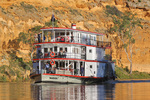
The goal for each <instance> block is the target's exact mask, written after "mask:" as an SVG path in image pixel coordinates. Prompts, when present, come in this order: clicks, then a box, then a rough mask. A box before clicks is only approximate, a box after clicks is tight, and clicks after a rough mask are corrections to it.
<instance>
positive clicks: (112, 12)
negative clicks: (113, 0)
mask: <svg viewBox="0 0 150 100" xmlns="http://www.w3.org/2000/svg"><path fill="white" fill-rule="evenodd" d="M105 13H106V14H107V15H116V16H121V14H122V12H121V11H119V10H118V9H117V8H116V7H115V6H112V7H111V6H109V5H107V6H106V11H105Z"/></svg>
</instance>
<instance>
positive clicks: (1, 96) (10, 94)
mask: <svg viewBox="0 0 150 100" xmlns="http://www.w3.org/2000/svg"><path fill="white" fill-rule="evenodd" d="M30 87H31V84H30V83H0V100H31V88H30Z"/></svg>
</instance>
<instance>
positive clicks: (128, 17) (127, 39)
mask: <svg viewBox="0 0 150 100" xmlns="http://www.w3.org/2000/svg"><path fill="white" fill-rule="evenodd" d="M106 14H107V15H108V16H109V17H111V18H112V19H113V23H114V25H113V26H111V27H110V28H109V29H108V32H109V33H110V34H117V37H118V38H119V40H120V41H121V42H122V47H123V49H124V51H125V53H126V55H127V59H128V61H129V62H130V74H132V56H133V46H134V43H135V39H134V37H133V36H134V34H135V30H136V28H137V27H138V26H140V27H141V28H142V25H141V23H140V20H139V19H138V18H136V17H135V15H136V14H132V13H131V12H124V13H123V12H120V11H119V10H118V9H117V8H116V7H110V6H106Z"/></svg>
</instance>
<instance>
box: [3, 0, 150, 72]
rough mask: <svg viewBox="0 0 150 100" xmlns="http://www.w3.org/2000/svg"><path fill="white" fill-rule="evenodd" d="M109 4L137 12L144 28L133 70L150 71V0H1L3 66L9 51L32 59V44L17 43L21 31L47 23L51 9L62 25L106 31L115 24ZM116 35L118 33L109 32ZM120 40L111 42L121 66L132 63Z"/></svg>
mask: <svg viewBox="0 0 150 100" xmlns="http://www.w3.org/2000/svg"><path fill="white" fill-rule="evenodd" d="M106 5H111V6H116V7H117V8H118V9H119V10H120V11H122V12H124V11H130V12H132V13H137V16H136V17H138V18H141V21H142V25H143V27H144V28H143V29H140V28H137V29H136V31H135V33H136V34H135V36H134V37H135V39H136V42H135V46H134V55H133V70H138V71H142V72H150V45H149V42H150V1H149V0H1V1H0V66H2V65H9V64H10V63H9V55H8V52H11V51H15V52H16V54H17V56H18V57H22V58H23V59H24V60H26V61H29V60H30V56H29V51H30V49H31V48H30V46H29V45H25V44H23V43H19V44H18V43H17V42H16V38H17V37H18V35H19V33H20V32H28V29H30V28H32V27H34V26H37V25H42V26H43V25H44V23H45V22H46V21H49V20H50V18H51V15H52V11H53V12H54V14H55V17H56V19H57V20H58V25H59V26H60V27H70V25H71V23H76V25H77V28H78V29H83V30H89V31H94V32H100V33H104V34H106V30H107V29H108V28H109V27H110V26H111V25H112V20H111V18H108V17H106V15H105V12H104V10H105V7H106ZM110 37H114V38H115V36H110ZM116 45H119V41H118V40H116V41H115V42H113V44H112V50H113V52H112V56H113V59H116V61H117V62H116V64H117V65H119V66H129V62H128V60H127V58H126V54H125V52H124V51H123V49H122V48H118V47H117V46H116Z"/></svg>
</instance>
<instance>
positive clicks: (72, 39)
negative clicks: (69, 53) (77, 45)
mask: <svg viewBox="0 0 150 100" xmlns="http://www.w3.org/2000/svg"><path fill="white" fill-rule="evenodd" d="M71 42H74V36H73V34H71Z"/></svg>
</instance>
